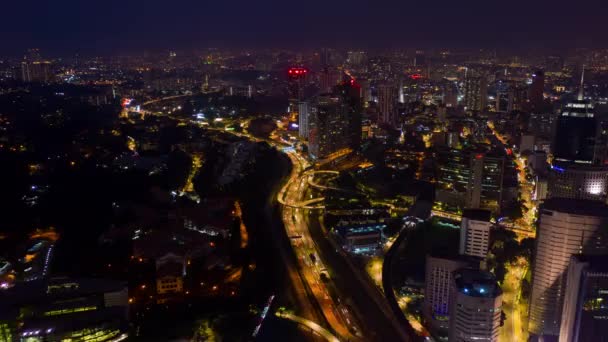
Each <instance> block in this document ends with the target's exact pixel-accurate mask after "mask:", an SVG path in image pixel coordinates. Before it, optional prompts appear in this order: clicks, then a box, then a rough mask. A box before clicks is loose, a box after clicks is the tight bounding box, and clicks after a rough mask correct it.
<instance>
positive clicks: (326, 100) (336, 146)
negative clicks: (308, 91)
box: [308, 94, 348, 159]
mask: <svg viewBox="0 0 608 342" xmlns="http://www.w3.org/2000/svg"><path fill="white" fill-rule="evenodd" d="M341 107H342V105H341V99H340V97H339V96H336V95H332V94H322V95H320V96H318V97H317V98H316V104H315V108H314V109H313V110H312V111H311V113H310V115H309V119H308V120H309V131H308V142H309V143H308V152H309V153H310V155H311V156H312V157H313V158H318V159H322V158H325V157H327V156H328V155H330V154H331V153H333V152H336V151H338V150H340V149H342V148H345V147H347V146H348V137H347V132H348V127H347V120H346V118H345V116H344V111H343V110H342V108H341Z"/></svg>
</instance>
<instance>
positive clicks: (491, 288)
mask: <svg viewBox="0 0 608 342" xmlns="http://www.w3.org/2000/svg"><path fill="white" fill-rule="evenodd" d="M454 282H455V284H456V287H457V288H458V291H460V292H461V293H463V294H465V295H467V296H470V297H480V298H496V297H498V296H500V295H501V294H502V290H501V289H500V286H498V283H497V282H496V277H494V275H493V274H492V273H490V272H486V271H480V270H476V269H472V268H464V269H461V270H459V271H456V272H455V273H454Z"/></svg>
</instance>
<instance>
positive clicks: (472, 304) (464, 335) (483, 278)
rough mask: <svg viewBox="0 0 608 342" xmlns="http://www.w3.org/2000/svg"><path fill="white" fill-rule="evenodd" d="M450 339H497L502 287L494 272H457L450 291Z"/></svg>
mask: <svg viewBox="0 0 608 342" xmlns="http://www.w3.org/2000/svg"><path fill="white" fill-rule="evenodd" d="M449 306H450V328H449V338H448V340H449V341H450V342H475V341H489V342H496V341H498V335H499V332H500V323H501V312H502V290H501V289H500V287H499V286H498V283H497V282H496V278H495V277H494V275H493V274H492V273H489V272H485V271H479V270H475V269H462V270H459V271H456V272H454V274H453V281H452V288H451V293H450V305H449Z"/></svg>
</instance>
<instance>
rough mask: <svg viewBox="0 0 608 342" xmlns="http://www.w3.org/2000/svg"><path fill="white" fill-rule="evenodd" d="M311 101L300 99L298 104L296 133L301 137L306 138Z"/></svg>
mask: <svg viewBox="0 0 608 342" xmlns="http://www.w3.org/2000/svg"><path fill="white" fill-rule="evenodd" d="M310 111H311V103H310V101H301V102H300V103H299V104H298V135H299V136H300V138H302V139H308V130H309V124H308V122H309V121H308V120H309V117H310Z"/></svg>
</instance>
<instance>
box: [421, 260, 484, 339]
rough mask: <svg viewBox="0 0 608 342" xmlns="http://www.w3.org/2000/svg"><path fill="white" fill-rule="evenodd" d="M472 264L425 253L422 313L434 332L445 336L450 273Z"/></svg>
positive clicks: (450, 281) (447, 324)
mask: <svg viewBox="0 0 608 342" xmlns="http://www.w3.org/2000/svg"><path fill="white" fill-rule="evenodd" d="M472 264H473V263H472V262H470V261H469V260H467V259H464V258H450V257H443V256H437V255H433V256H431V255H427V257H426V269H425V291H424V293H425V295H424V303H423V305H422V314H423V316H424V320H425V322H426V324H427V325H428V326H429V328H430V329H431V331H432V332H433V333H434V334H436V335H441V336H447V334H448V328H449V318H450V317H449V314H450V310H449V309H450V307H449V304H450V291H451V286H452V282H453V279H452V275H453V274H454V272H455V271H457V270H459V269H461V268H464V267H467V266H473V265H472Z"/></svg>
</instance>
